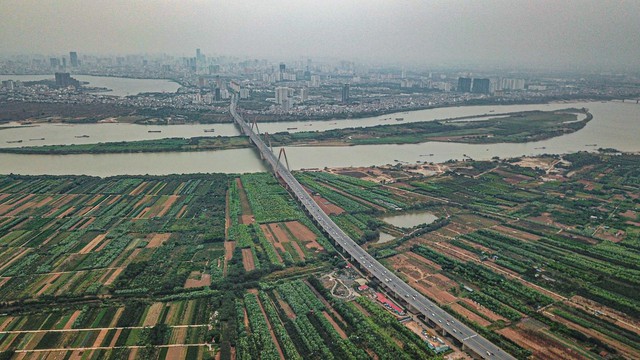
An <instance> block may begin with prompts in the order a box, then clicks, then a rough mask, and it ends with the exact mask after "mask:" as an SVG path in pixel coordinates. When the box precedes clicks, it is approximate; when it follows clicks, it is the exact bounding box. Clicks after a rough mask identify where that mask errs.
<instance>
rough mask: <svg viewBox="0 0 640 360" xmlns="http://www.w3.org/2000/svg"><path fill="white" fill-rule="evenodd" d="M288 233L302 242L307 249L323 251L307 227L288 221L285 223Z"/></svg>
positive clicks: (314, 235)
mask: <svg viewBox="0 0 640 360" xmlns="http://www.w3.org/2000/svg"><path fill="white" fill-rule="evenodd" d="M285 225H286V226H287V228H288V229H289V231H291V233H292V234H293V236H294V237H295V238H296V239H298V240H300V241H302V242H303V243H304V246H305V247H306V248H307V249H317V250H318V251H322V250H324V248H323V247H322V245H320V244H319V243H318V242H317V241H316V240H317V236H316V234H314V233H313V231H311V230H309V228H308V227H306V226H305V225H303V224H301V223H300V222H299V221H288V222H286V223H285Z"/></svg>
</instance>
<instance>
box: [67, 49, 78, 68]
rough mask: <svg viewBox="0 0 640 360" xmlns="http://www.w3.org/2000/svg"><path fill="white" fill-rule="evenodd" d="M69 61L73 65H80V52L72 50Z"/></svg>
mask: <svg viewBox="0 0 640 360" xmlns="http://www.w3.org/2000/svg"><path fill="white" fill-rule="evenodd" d="M69 62H70V63H71V66H73V67H78V65H79V63H78V53H77V52H75V51H71V52H70V53H69Z"/></svg>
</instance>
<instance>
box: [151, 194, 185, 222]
mask: <svg viewBox="0 0 640 360" xmlns="http://www.w3.org/2000/svg"><path fill="white" fill-rule="evenodd" d="M178 199H180V196H178V195H169V198H168V199H167V201H165V202H164V204H163V205H162V209H161V210H160V212H159V213H158V214H157V215H156V216H158V217H161V216H164V214H166V213H167V212H169V209H171V206H173V204H174V203H175V202H176V201H178Z"/></svg>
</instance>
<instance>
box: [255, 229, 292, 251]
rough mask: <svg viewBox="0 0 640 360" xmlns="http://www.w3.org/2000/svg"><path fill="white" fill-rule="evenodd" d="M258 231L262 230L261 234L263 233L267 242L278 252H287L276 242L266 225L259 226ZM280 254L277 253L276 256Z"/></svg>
mask: <svg viewBox="0 0 640 360" xmlns="http://www.w3.org/2000/svg"><path fill="white" fill-rule="evenodd" d="M260 229H262V232H263V233H264V236H265V237H266V238H267V240H268V241H269V242H270V243H271V244H272V245H273V246H274V247H275V248H276V249H279V250H280V252H283V253H285V252H287V250H286V249H285V248H284V246H283V245H282V243H280V242H279V241H276V239H275V237H274V236H273V234H272V233H271V230H269V226H268V225H265V224H263V225H260ZM280 252H278V255H280Z"/></svg>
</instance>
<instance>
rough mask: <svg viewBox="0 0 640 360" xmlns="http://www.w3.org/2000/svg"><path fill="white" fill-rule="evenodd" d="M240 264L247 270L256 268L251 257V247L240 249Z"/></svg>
mask: <svg viewBox="0 0 640 360" xmlns="http://www.w3.org/2000/svg"><path fill="white" fill-rule="evenodd" d="M242 266H244V270H245V271H247V272H249V271H251V270H254V269H255V268H256V264H255V259H254V258H253V253H252V252H251V248H248V249H242Z"/></svg>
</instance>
